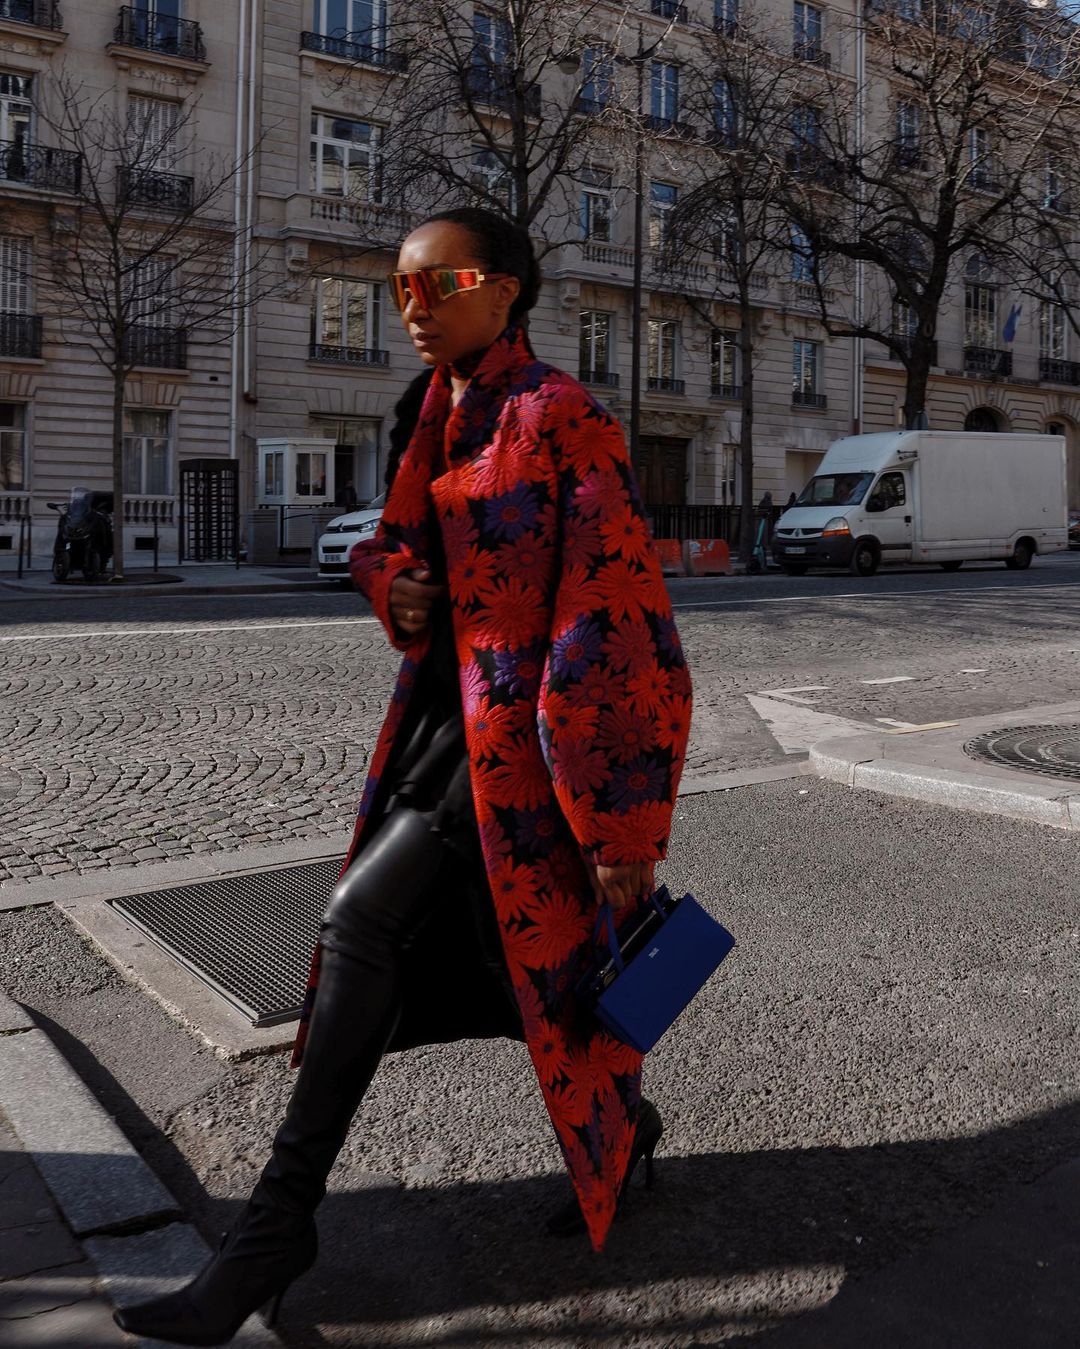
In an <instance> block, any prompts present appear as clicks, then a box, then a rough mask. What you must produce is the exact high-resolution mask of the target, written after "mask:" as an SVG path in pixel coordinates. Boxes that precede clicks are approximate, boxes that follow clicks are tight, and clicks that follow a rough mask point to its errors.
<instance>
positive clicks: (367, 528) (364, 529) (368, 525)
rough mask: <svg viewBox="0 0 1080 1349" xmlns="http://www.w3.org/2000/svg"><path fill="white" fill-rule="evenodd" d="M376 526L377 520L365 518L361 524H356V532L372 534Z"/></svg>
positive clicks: (377, 524)
mask: <svg viewBox="0 0 1080 1349" xmlns="http://www.w3.org/2000/svg"><path fill="white" fill-rule="evenodd" d="M378 527H379V522H378V520H365V522H364V523H363V524H362V525H360V526H358V528H357V530H356V532H357V534H374V532H375V531H376V530H377V529H378Z"/></svg>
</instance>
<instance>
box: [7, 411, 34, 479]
mask: <svg viewBox="0 0 1080 1349" xmlns="http://www.w3.org/2000/svg"><path fill="white" fill-rule="evenodd" d="M29 484H30V473H29V465H28V464H27V455H26V405H25V404H24V403H0V492H23V491H25V490H26V488H27V487H28V486H29Z"/></svg>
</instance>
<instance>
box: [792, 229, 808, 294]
mask: <svg viewBox="0 0 1080 1349" xmlns="http://www.w3.org/2000/svg"><path fill="white" fill-rule="evenodd" d="M790 238H791V250H790V251H791V279H792V281H794V282H796V283H797V284H799V285H813V283H814V250H813V247H812V245H811V243H810V240H809V239H808V238H807V237H806V235H805V234H804V233H803V231H802V230H801V229H800V228H799V227H798V225H792V226H791V234H790Z"/></svg>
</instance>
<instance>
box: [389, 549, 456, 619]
mask: <svg viewBox="0 0 1080 1349" xmlns="http://www.w3.org/2000/svg"><path fill="white" fill-rule="evenodd" d="M430 579H431V571H430V569H429V568H428V567H423V566H421V567H415V568H414V569H413V570H412V571H405V572H402V573H401V575H400V576H398V577H396V578H395V580H394V583H393V585H392V586H391V587H390V617H391V618H392V619H393V620H394V627H395V628H397V630H398V632H400V633H402V634H403V635H404V636H406V637H415V636H416V635H417V634H418V633H421V632H423V631H424V629H425V628H426V627H427V625H428V623H429V622H430V620H431V606H432V605H433V604H434V603H435V601H436V600H437V599H438V598H439V596H440V595H441V594H442V593H443V591H444V590H445V589H446V587H445V586H440V585H429V584H428V582H429V581H430Z"/></svg>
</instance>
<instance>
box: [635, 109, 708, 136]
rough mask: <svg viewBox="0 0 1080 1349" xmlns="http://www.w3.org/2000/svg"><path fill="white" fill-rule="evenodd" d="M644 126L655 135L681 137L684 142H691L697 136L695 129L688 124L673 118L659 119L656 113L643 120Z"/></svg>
mask: <svg viewBox="0 0 1080 1349" xmlns="http://www.w3.org/2000/svg"><path fill="white" fill-rule="evenodd" d="M645 126H646V127H647V128H648V130H649V131H654V132H656V133H657V135H660V136H681V137H682V139H683V140H685V141H692V140H693V139H694V138H695V136H697V127H696V126H691V125H690V123H689V122H680V121H679V120H678V119H677V118H675V117H660V116H658V115H657V114H656V113H650V114H649V116H647V117H646V118H645Z"/></svg>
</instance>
